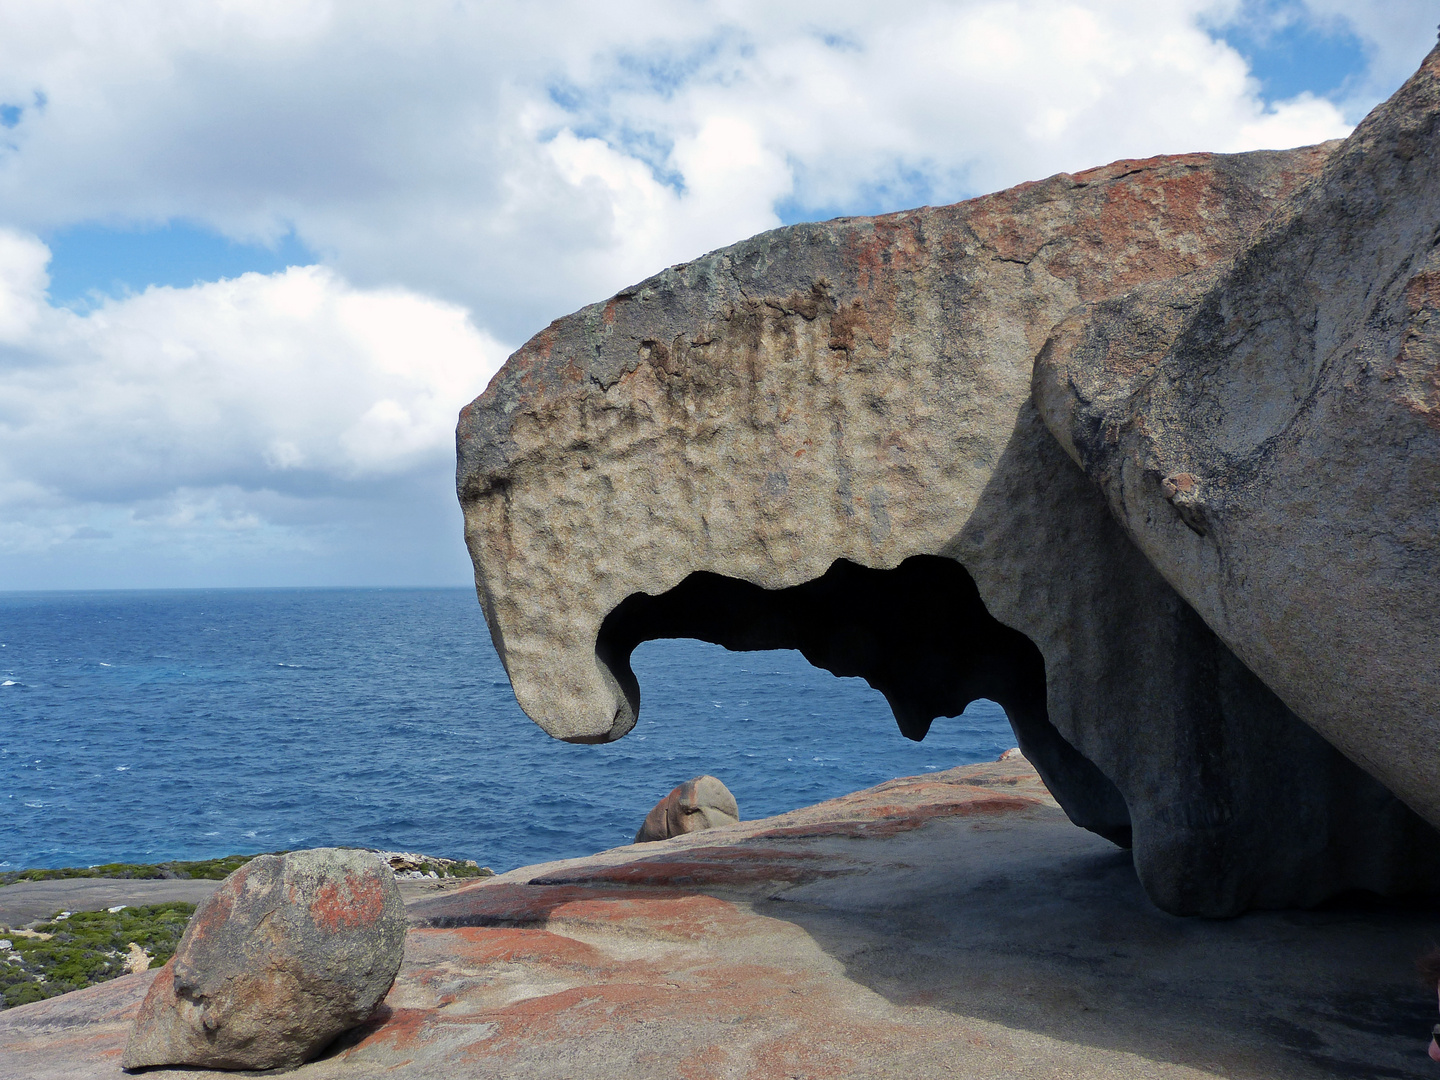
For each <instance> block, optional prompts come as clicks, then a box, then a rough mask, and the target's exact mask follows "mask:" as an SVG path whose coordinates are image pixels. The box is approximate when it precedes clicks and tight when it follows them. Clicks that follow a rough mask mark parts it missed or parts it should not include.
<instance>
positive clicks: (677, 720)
mask: <svg viewBox="0 0 1440 1080" xmlns="http://www.w3.org/2000/svg"><path fill="white" fill-rule="evenodd" d="M634 667H635V672H636V675H637V676H638V677H639V680H640V687H641V693H642V706H641V715H640V722H639V724H638V725H637V726H636V728H635V730H634V731H633V732H631V733H630V734H629V735H627V736H626V737H625V738H624V739H622V740H620V741H619V742H616V743H611V744H609V745H606V746H572V745H569V744H567V743H561V742H557V741H555V740H553V739H551V738H550V737H549V736H547V735H546V734H545V733H544V732H542V731H541V730H540V729H539V728H538V727H536V726H535V725H534V724H533V723H531V722H530V720H529V719H528V718H527V717H526V716H525V715H524V713H522V712H521V711H520V709H519V707H518V706H517V705H516V703H515V697H514V694H513V693H512V692H511V690H510V684H509V682H508V680H507V679H506V677H505V672H504V670H503V668H502V667H501V666H500V662H499V659H498V658H497V657H496V655H495V650H494V648H493V646H492V645H491V643H490V636H489V633H488V631H487V629H486V626H485V620H484V618H483V616H482V614H481V611H480V608H479V605H478V604H477V603H476V600H475V594H474V593H473V592H472V591H471V590H469V589H273V590H269V589H234V590H197V591H188V590H187V591H156V592H93V593H5V594H0V869H7V868H20V867H51V866H86V865H95V864H98V863H102V862H113V861H144V862H157V861H161V860H164V859H176V858H182V859H195V858H206V857H211V856H218V855H227V854H231V853H238V852H244V853H249V852H258V851H275V850H283V849H291V848H297V847H319V846H325V845H331V844H350V845H359V846H368V847H379V848H388V849H400V850H408V851H421V852H424V853H426V854H431V855H445V856H450V857H452V858H473V859H475V860H477V861H479V862H480V863H482V864H483V865H488V866H491V867H494V868H495V869H496V870H497V871H498V870H505V869H510V868H513V867H516V866H523V865H525V864H527V863H534V862H542V861H546V860H549V859H559V858H568V857H571V856H576V855H586V854H589V853H591V852H595V851H599V850H602V849H604V848H608V847H614V846H616V845H619V844H625V843H629V842H630V840H631V839H632V838H633V836H634V833H635V830H636V829H637V828H638V827H639V825H640V822H641V821H642V820H643V818H644V816H645V814H646V812H647V811H648V810H649V809H650V807H651V806H653V805H654V804H655V802H656V801H657V800H658V799H660V798H661V797H662V796H664V795H665V793H666V792H668V791H669V790H670V789H671V788H672V787H673V786H674V785H676V784H678V783H680V782H681V781H684V780H687V779H689V778H690V777H692V776H696V775H698V774H700V773H705V772H708V773H712V774H714V775H715V776H718V777H719V778H720V779H721V780H723V781H724V782H725V783H726V784H727V785H728V786H729V787H730V789H731V791H733V792H734V793H735V797H736V799H737V800H738V801H739V804H740V812H741V815H742V816H743V817H745V818H756V817H764V816H767V815H770V814H776V813H780V812H782V811H785V810H791V809H794V808H795V807H797V806H805V805H808V804H810V803H814V802H818V801H820V800H822V799H827V798H831V797H834V796H836V795H841V794H845V793H847V792H851V791H855V790H858V789H860V788H863V787H868V786H870V785H872V784H876V783H879V782H881V781H883V780H887V779H890V778H892V777H896V776H907V775H913V774H916V773H921V772H925V771H927V770H931V769H942V768H949V767H950V766H952V765H959V764H965V763H969V762H974V761H982V760H991V759H994V758H995V757H996V756H997V755H998V754H999V753H1000V752H1001V751H1002V750H1004V749H1005V748H1006V747H1009V746H1012V745H1014V737H1013V735H1012V734H1011V731H1010V726H1009V724H1008V722H1007V721H1006V719H1005V714H1004V712H1003V711H1002V710H1001V709H1000V708H999V706H997V705H995V704H994V703H993V702H988V701H981V702H976V703H974V704H972V705H971V706H970V708H969V709H967V710H966V712H965V714H964V715H963V716H960V717H955V718H952V719H943V718H942V719H940V720H937V721H936V722H935V724H934V727H933V728H932V729H931V733H930V735H929V737H928V738H927V739H926V740H925V741H924V742H923V743H912V742H910V741H908V740H906V739H905V738H903V737H902V736H901V735H900V734H899V732H898V731H897V730H896V727H895V722H894V720H893V719H892V717H891V715H890V710H889V707H888V706H887V705H886V704H885V700H884V698H882V697H881V696H880V694H879V693H877V692H876V691H874V690H872V689H871V688H870V687H869V686H868V685H867V684H866V683H865V682H864V681H863V680H860V679H842V678H836V677H835V676H832V675H830V674H829V673H828V672H825V671H821V670H819V669H817V668H813V667H811V666H810V665H809V664H808V663H806V661H805V660H804V658H802V657H801V656H800V654H799V653H796V652H789V651H780V652H751V653H732V652H727V651H725V650H724V649H721V648H719V647H718V646H714V645H707V644H705V643H703V642H697V641H690V640H672V641H656V642H650V643H648V644H645V645H642V646H641V647H640V648H639V649H637V650H636V652H635V657H634Z"/></svg>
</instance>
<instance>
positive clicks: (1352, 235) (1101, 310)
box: [1036, 50, 1440, 824]
mask: <svg viewBox="0 0 1440 1080" xmlns="http://www.w3.org/2000/svg"><path fill="white" fill-rule="evenodd" d="M1437 229H1440V50H1437V51H1436V52H1432V53H1431V54H1430V56H1428V57H1427V58H1426V60H1425V63H1424V65H1423V66H1422V68H1421V70H1420V71H1419V72H1418V73H1417V74H1416V75H1414V76H1413V77H1412V78H1411V79H1410V81H1409V82H1408V83H1406V85H1405V86H1404V87H1402V88H1401V89H1400V91H1399V92H1398V93H1396V95H1395V96H1394V97H1393V98H1392V99H1391V100H1390V101H1388V102H1387V103H1385V104H1384V105H1382V106H1380V107H1379V108H1378V109H1376V110H1375V111H1374V112H1373V113H1371V114H1370V116H1369V117H1367V118H1366V120H1365V121H1364V122H1363V123H1362V124H1360V126H1359V127H1358V128H1356V130H1355V132H1354V134H1352V135H1351V136H1350V138H1349V139H1347V140H1346V142H1345V144H1344V146H1342V147H1341V148H1340V150H1339V151H1337V152H1336V153H1335V155H1334V156H1333V157H1331V159H1330V160H1329V161H1328V162H1327V163H1326V165H1325V168H1324V170H1323V171H1322V172H1321V173H1320V175H1319V176H1318V177H1317V179H1316V180H1315V182H1314V183H1312V184H1311V185H1309V186H1308V187H1306V188H1305V189H1304V190H1303V191H1301V192H1298V193H1297V194H1296V196H1295V197H1293V198H1292V199H1290V200H1289V201H1288V202H1286V203H1285V204H1284V205H1283V206H1282V207H1281V208H1280V210H1279V211H1278V212H1277V213H1276V215H1275V216H1274V218H1273V220H1272V221H1271V222H1269V223H1268V224H1267V226H1266V227H1265V229H1264V230H1263V231H1262V233H1261V234H1260V235H1259V236H1258V237H1257V238H1256V240H1255V241H1254V242H1253V243H1252V244H1250V245H1249V246H1248V247H1246V248H1245V250H1244V251H1243V252H1242V253H1241V254H1240V255H1239V257H1238V258H1236V259H1235V261H1234V262H1233V264H1229V263H1227V264H1224V265H1223V266H1221V267H1219V268H1217V269H1216V270H1215V271H1211V272H1201V273H1196V274H1190V275H1186V276H1182V277H1178V278H1175V279H1172V280H1167V281H1164V282H1160V283H1157V284H1154V285H1149V286H1145V287H1142V288H1141V289H1139V290H1137V291H1135V292H1132V293H1128V294H1126V295H1124V296H1120V297H1115V298H1111V299H1107V300H1103V301H1100V302H1098V303H1094V304H1091V305H1089V306H1087V307H1086V308H1083V309H1081V310H1080V311H1079V312H1077V313H1075V314H1074V315H1072V316H1071V317H1070V318H1069V319H1067V320H1066V321H1065V323H1064V324H1062V326H1061V327H1060V328H1059V329H1058V330H1057V331H1056V333H1055V335H1054V336H1053V337H1052V338H1051V340H1050V341H1049V342H1048V343H1047V345H1046V346H1045V348H1044V350H1043V351H1042V352H1041V355H1040V362H1039V364H1038V367H1037V370H1036V400H1037V401H1038V402H1039V403H1040V405H1041V409H1042V411H1043V413H1044V416H1045V421H1046V423H1047V425H1048V426H1049V428H1050V430H1051V431H1052V432H1054V434H1055V436H1056V437H1057V438H1058V439H1059V440H1060V443H1061V444H1062V445H1063V446H1064V447H1065V449H1066V450H1067V451H1068V452H1069V454H1070V456H1071V457H1072V458H1074V459H1075V460H1076V461H1077V462H1078V463H1079V464H1080V465H1082V466H1083V467H1084V469H1085V471H1086V473H1087V474H1088V475H1089V476H1090V477H1091V479H1093V480H1095V481H1096V482H1097V483H1098V484H1099V485H1100V488H1101V489H1102V490H1103V491H1104V493H1105V496H1106V500H1107V502H1108V503H1109V505H1110V509H1111V511H1112V512H1113V514H1114V516H1115V517H1116V519H1117V520H1119V521H1120V523H1121V524H1122V525H1123V526H1124V528H1125V531H1126V533H1127V534H1128V535H1129V536H1130V538H1131V539H1132V540H1134V541H1135V543H1136V544H1137V545H1138V547H1139V548H1140V550H1141V551H1143V552H1144V553H1145V555H1146V557H1147V558H1148V559H1149V560H1150V562H1151V563H1152V564H1153V565H1154V566H1155V567H1156V568H1157V569H1158V570H1159V571H1160V572H1161V574H1163V575H1164V577H1165V579H1166V580H1167V581H1168V582H1170V584H1171V585H1173V586H1174V587H1175V589H1176V590H1177V591H1178V592H1179V593H1180V595H1181V596H1183V597H1184V598H1185V599H1186V601H1188V602H1189V603H1190V604H1191V606H1193V607H1194V608H1195V610H1196V611H1198V612H1199V613H1200V615H1201V616H1202V617H1203V618H1204V620H1205V622H1206V623H1207V624H1208V625H1209V626H1210V627H1211V628H1212V629H1213V630H1214V631H1215V632H1216V633H1217V634H1218V635H1219V636H1220V638H1221V639H1222V640H1223V641H1224V642H1225V644H1226V645H1228V646H1229V647H1230V648H1231V649H1232V650H1233V651H1234V652H1235V654H1236V655H1237V656H1239V657H1240V658H1241V660H1242V661H1243V662H1244V663H1245V665H1246V666H1247V667H1248V668H1249V669H1250V670H1251V671H1253V672H1255V674H1256V675H1258V676H1259V677H1260V678H1261V679H1262V680H1263V681H1264V682H1265V684H1266V685H1267V686H1269V687H1270V688H1271V689H1272V690H1274V691H1275V692H1276V693H1277V694H1278V695H1279V696H1280V698H1281V699H1282V700H1283V701H1284V702H1285V703H1286V704H1287V705H1288V706H1289V707H1290V708H1292V709H1293V710H1295V712H1296V713H1297V714H1298V715H1299V716H1300V717H1302V718H1303V719H1304V720H1305V721H1306V722H1307V723H1309V724H1311V725H1312V726H1313V727H1314V728H1315V729H1316V730H1317V731H1319V732H1320V733H1321V734H1322V735H1324V736H1325V738H1326V739H1328V740H1329V741H1330V742H1331V743H1333V744H1334V745H1335V746H1338V747H1339V748H1340V749H1341V750H1343V751H1344V752H1345V754H1346V755H1347V756H1348V757H1350V758H1351V759H1352V760H1354V761H1356V762H1359V763H1360V764H1361V765H1362V766H1364V768H1365V769H1366V771H1368V772H1369V773H1371V774H1372V775H1373V776H1375V777H1377V778H1378V779H1380V780H1381V781H1382V782H1383V783H1384V784H1385V785H1386V786H1387V787H1389V788H1390V790H1392V791H1394V792H1395V793H1397V794H1398V795H1399V796H1400V797H1401V798H1403V799H1404V800H1405V801H1406V803H1408V804H1409V805H1410V806H1411V807H1413V808H1414V809H1415V810H1417V811H1418V812H1419V813H1421V814H1422V815H1424V816H1425V818H1426V819H1428V820H1429V821H1430V822H1432V823H1435V824H1440V756H1437V755H1436V754H1434V753H1430V752H1428V748H1429V747H1433V746H1435V745H1436V742H1437V736H1440V651H1437V641H1440V251H1437V247H1436V245H1437V242H1440V233H1437Z"/></svg>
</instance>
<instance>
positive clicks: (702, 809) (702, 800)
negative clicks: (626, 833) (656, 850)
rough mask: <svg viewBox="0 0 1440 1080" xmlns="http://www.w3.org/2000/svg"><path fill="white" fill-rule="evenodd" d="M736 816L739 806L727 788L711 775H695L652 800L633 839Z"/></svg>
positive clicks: (662, 836)
mask: <svg viewBox="0 0 1440 1080" xmlns="http://www.w3.org/2000/svg"><path fill="white" fill-rule="evenodd" d="M739 820H740V807H739V805H738V804H737V803H736V802H735V796H734V795H732V794H731V793H730V789H729V788H727V787H726V786H725V785H724V784H723V783H721V782H720V780H719V779H717V778H716V777H714V776H710V775H708V774H707V775H705V776H697V777H695V779H693V780H686V781H685V783H683V784H681V785H679V786H678V787H676V788H675V790H673V791H672V792H670V794H669V795H666V796H665V798H663V799H661V800H660V801H659V802H658V803H656V804H655V806H654V808H653V809H651V811H650V813H648V814H646V815H645V820H644V822H643V823H642V824H641V825H640V829H639V831H638V832H636V833H635V843H637V844H646V843H650V842H651V841H653V840H668V839H670V837H672V836H684V835H685V834H686V833H692V832H702V831H704V830H705V829H714V828H718V827H719V826H721V825H734V824H735V823H736V822H737V821H739Z"/></svg>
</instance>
